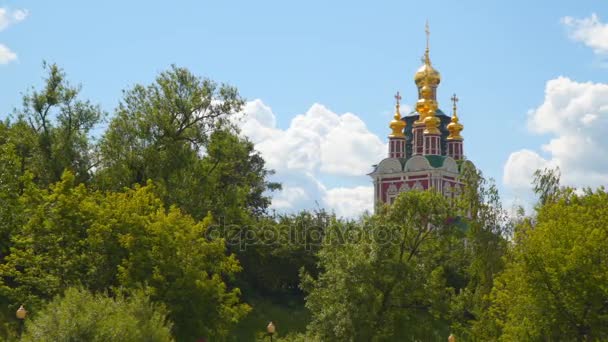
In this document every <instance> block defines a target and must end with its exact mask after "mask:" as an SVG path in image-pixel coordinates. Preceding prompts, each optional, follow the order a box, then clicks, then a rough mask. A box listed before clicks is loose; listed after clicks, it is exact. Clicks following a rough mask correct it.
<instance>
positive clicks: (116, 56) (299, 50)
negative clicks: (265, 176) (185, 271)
mask: <svg viewBox="0 0 608 342" xmlns="http://www.w3.org/2000/svg"><path fill="white" fill-rule="evenodd" d="M427 20H428V22H429V24H430V31H431V35H430V48H431V59H432V61H433V65H434V67H435V68H436V69H438V70H439V71H440V72H441V75H442V81H441V84H440V86H439V89H438V101H439V105H440V108H442V109H443V110H444V111H445V112H446V113H451V109H450V108H451V103H450V101H449V99H450V97H451V95H452V94H453V93H456V94H457V95H458V97H459V98H460V101H459V116H460V121H461V123H462V124H464V131H463V132H462V135H463V136H464V138H465V142H464V143H465V154H466V156H467V158H468V159H470V160H472V161H473V162H474V163H475V164H476V165H477V167H478V168H480V169H481V170H482V171H483V173H484V175H485V176H486V177H489V178H493V179H495V181H496V184H497V186H498V187H499V189H500V192H501V195H502V197H503V200H504V203H505V205H507V206H509V205H513V204H524V205H529V204H530V203H531V201H533V199H532V197H531V193H530V180H531V174H532V173H533V172H534V170H535V169H537V168H543V167H555V166H558V167H560V170H561V172H562V178H563V181H564V182H565V183H566V184H568V185H572V186H577V187H582V186H593V187H595V186H599V185H605V184H607V183H608V139H606V138H605V135H606V133H608V79H607V75H608V74H607V72H608V2H606V1H590V0H579V1H566V0H561V1H548V0H541V1H534V2H532V1H520V0H511V1H468V0H463V1H458V2H455V1H424V2H423V1H403V0H402V1H326V0H324V1H316V0H309V1H299V2H295V1H284V0H283V1H261V0H260V1H172V2H166V1H165V2H160V1H114V0H105V1H61V0H56V1H41V0H38V1H27V0H25V1H6V0H5V1H2V0H0V118H5V117H6V116H8V115H9V114H10V113H12V111H13V109H14V108H16V107H19V106H20V105H21V97H22V94H23V93H24V92H26V91H27V90H28V89H30V88H31V87H32V86H34V87H40V86H41V84H42V79H43V77H44V71H43V69H42V62H43V61H47V62H52V63H57V64H58V65H59V66H61V67H62V68H63V69H64V70H65V72H66V73H67V75H68V78H69V80H70V81H71V82H72V83H74V84H82V87H83V88H82V96H83V98H87V99H90V100H91V101H93V102H95V103H99V104H100V105H101V106H102V108H103V109H104V110H105V111H107V112H108V113H110V114H112V113H113V111H114V108H115V107H116V105H117V104H118V103H119V101H120V98H121V93H122V90H124V89H129V88H130V87H132V86H133V85H135V84H138V83H139V84H148V83H150V82H152V81H153V80H154V78H155V77H156V75H157V74H158V73H159V72H161V71H163V70H166V69H167V68H168V67H170V65H171V64H176V65H178V66H183V67H187V68H188V69H190V70H191V71H192V72H193V73H195V74H197V75H200V76H203V77H208V78H211V79H213V80H215V81H218V82H224V83H228V84H230V85H233V86H235V87H237V88H238V89H239V92H240V94H241V95H242V96H243V97H244V98H245V99H247V101H248V102H247V104H246V106H245V107H244V109H243V113H240V114H239V115H241V116H242V120H241V121H240V122H241V125H242V131H243V134H244V135H246V136H247V137H249V138H250V139H251V140H252V141H253V142H254V143H255V144H256V148H257V149H258V150H259V151H260V152H261V153H262V155H263V156H264V157H265V159H266V160H267V163H268V166H269V167H270V168H273V169H275V170H276V175H275V176H274V177H275V180H278V181H280V182H282V183H283V191H281V192H280V193H276V194H274V195H273V196H274V197H273V209H276V210H277V211H287V212H289V211H296V210H300V209H311V208H327V209H330V210H333V211H335V212H336V213H337V214H338V215H343V216H350V217H353V216H356V215H358V214H359V213H361V212H363V211H364V210H370V209H371V207H372V203H373V201H372V184H371V179H370V178H369V177H368V176H366V174H367V173H369V172H371V170H372V169H371V165H372V164H376V163H378V162H379V161H380V160H381V159H382V158H384V157H385V156H386V142H387V135H388V133H389V128H388V123H389V121H390V120H391V117H392V114H393V110H394V109H393V108H394V98H393V96H394V94H395V93H396V92H397V91H399V92H400V93H401V95H402V97H403V99H402V106H403V107H407V106H409V107H410V108H411V107H412V106H413V104H414V103H415V101H416V88H415V85H414V82H413V76H414V73H415V71H416V69H417V68H418V67H419V66H420V57H421V56H422V54H423V53H424V48H425V39H426V38H425V33H424V26H425V22H426V21H427ZM402 112H404V111H403V110H402ZM102 129H103V127H101V128H100V130H102Z"/></svg>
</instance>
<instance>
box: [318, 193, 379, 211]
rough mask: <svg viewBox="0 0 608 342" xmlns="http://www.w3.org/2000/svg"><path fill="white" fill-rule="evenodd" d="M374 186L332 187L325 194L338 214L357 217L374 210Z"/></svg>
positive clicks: (329, 204) (326, 200) (326, 201)
mask: <svg viewBox="0 0 608 342" xmlns="http://www.w3.org/2000/svg"><path fill="white" fill-rule="evenodd" d="M373 195H374V187H373V186H357V187H354V188H335V189H330V190H328V191H327V193H326V194H325V199H324V200H325V203H327V205H328V206H329V207H330V208H332V209H333V210H335V212H336V214H337V215H338V216H344V217H356V216H357V215H360V214H361V213H363V212H365V211H368V212H372V210H373V200H372V198H373Z"/></svg>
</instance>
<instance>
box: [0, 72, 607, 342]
mask: <svg viewBox="0 0 608 342" xmlns="http://www.w3.org/2000/svg"><path fill="white" fill-rule="evenodd" d="M45 69H46V70H47V72H48V76H47V77H46V78H45V79H44V84H43V86H42V87H41V88H40V89H34V88H33V89H31V90H29V91H28V92H26V94H25V95H24V100H23V106H22V107H21V108H18V109H16V110H15V113H14V115H13V116H12V117H11V118H10V119H7V120H6V121H4V122H0V339H2V340H11V339H15V338H16V336H17V332H18V328H19V324H18V321H17V320H16V319H15V318H14V317H15V316H14V314H15V310H16V309H17V308H18V307H19V305H21V304H24V305H25V306H26V307H27V308H28V311H29V312H30V314H29V317H28V319H27V323H26V324H25V326H26V331H25V335H24V339H25V340H45V339H47V340H92V341H94V340H100V341H102V340H116V341H120V340H124V341H130V340H148V341H170V340H178V341H182V340H183V341H189V340H196V339H200V338H206V339H208V340H213V341H253V340H255V339H264V338H266V337H267V336H265V335H264V332H263V330H264V327H265V325H266V324H267V322H268V321H270V320H272V321H274V322H275V323H276V325H277V329H278V331H279V333H278V334H277V335H275V338H277V340H280V341H418V340H445V338H446V337H447V336H448V335H449V334H450V333H454V334H455V335H456V336H457V338H458V340H459V341H462V340H464V341H468V340H471V341H477V340H482V341H486V340H487V341H493V340H502V341H545V340H589V341H595V340H606V339H608V330H607V329H606V327H607V326H608V287H607V286H606V284H607V283H608V268H607V265H608V264H607V263H606V260H608V254H607V252H606V248H605V246H606V245H607V243H608V223H606V220H605V217H606V216H608V195H607V194H606V191H605V190H604V189H603V188H600V189H597V190H592V189H586V190H575V189H570V188H564V187H561V186H560V182H559V174H558V172H557V171H552V170H544V171H539V172H537V174H536V176H535V180H534V183H533V189H534V191H535V192H536V193H537V194H538V202H537V203H536V205H535V206H534V211H533V212H532V213H531V214H530V215H528V216H526V215H524V212H523V210H521V209H520V210H517V211H515V212H513V213H512V214H511V215H507V212H506V211H505V210H504V209H503V208H502V205H501V202H500V198H499V197H498V191H497V189H496V187H495V185H494V184H493V182H492V181H487V180H486V179H484V177H483V176H482V175H481V173H480V172H479V171H478V170H476V169H475V168H474V167H472V164H471V163H469V162H467V161H464V162H462V163H461V165H460V167H461V170H462V173H463V177H462V181H463V182H465V184H466V186H465V190H464V192H463V193H462V195H461V196H460V197H458V198H450V199H448V198H445V197H444V196H442V195H441V194H439V193H436V192H433V191H429V192H417V191H411V192H406V193H402V194H400V196H399V197H398V198H397V199H396V201H395V203H393V204H392V205H390V206H383V207H380V208H378V210H377V212H376V213H375V214H374V215H369V216H363V217H360V218H357V219H356V220H347V219H343V218H338V217H336V216H335V215H333V214H332V213H328V212H326V211H325V210H323V209H320V210H317V211H315V212H302V213H295V214H274V213H273V214H269V213H268V208H269V206H270V197H269V196H270V193H271V192H272V191H274V190H278V189H280V185H279V184H277V183H274V182H272V181H271V180H270V176H271V175H272V174H273V171H272V170H269V169H267V168H266V166H265V162H264V159H263V158H262V157H261V155H260V153H259V152H257V151H256V150H255V148H254V145H253V144H252V143H251V142H250V141H248V140H247V138H246V137H243V136H242V135H241V134H240V132H239V131H238V128H237V127H236V126H235V125H234V124H233V122H234V120H233V119H232V116H233V114H235V113H237V112H239V111H240V110H241V106H242V104H243V103H244V100H243V99H242V98H241V97H240V96H239V95H238V92H237V91H236V89H235V88H233V87H230V86H227V85H218V84H217V83H215V82H213V81H210V80H208V79H204V78H200V77H198V76H195V75H193V74H192V73H190V72H189V71H188V70H187V69H184V68H179V67H175V66H173V67H171V68H170V69H168V70H166V71H164V72H162V73H160V74H159V75H158V77H157V78H156V79H155V81H154V82H153V83H151V84H149V85H134V86H133V87H131V88H130V89H128V90H126V91H125V92H124V95H123V98H122V99H121V100H120V102H119V104H118V106H117V109H116V111H115V113H114V115H113V116H112V118H111V120H110V121H109V125H108V128H107V129H106V130H105V131H100V130H99V126H98V125H99V124H100V123H101V122H102V121H103V120H104V118H105V113H104V112H103V110H101V108H100V107H99V106H97V105H95V104H92V103H91V102H90V101H88V100H85V99H82V98H81V95H80V87H79V86H76V87H75V86H71V85H70V84H69V82H67V80H66V75H65V73H64V72H63V71H62V70H61V69H60V68H58V67H57V66H56V65H46V64H45ZM92 132H96V135H98V136H99V137H100V139H95V138H93V135H92ZM41 336H45V337H41Z"/></svg>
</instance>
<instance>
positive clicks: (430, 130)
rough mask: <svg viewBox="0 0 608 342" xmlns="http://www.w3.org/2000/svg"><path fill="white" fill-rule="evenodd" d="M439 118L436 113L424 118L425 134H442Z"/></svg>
mask: <svg viewBox="0 0 608 342" xmlns="http://www.w3.org/2000/svg"><path fill="white" fill-rule="evenodd" d="M439 121H440V120H439V119H438V118H437V117H436V116H435V115H431V116H427V117H426V118H425V119H424V125H425V126H426V128H425V130H424V134H441V132H440V131H439V129H438V128H437V127H438V126H439Z"/></svg>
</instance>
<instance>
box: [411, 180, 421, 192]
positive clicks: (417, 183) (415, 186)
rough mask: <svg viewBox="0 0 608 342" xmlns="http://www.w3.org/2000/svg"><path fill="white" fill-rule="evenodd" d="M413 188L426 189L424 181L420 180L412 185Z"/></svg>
mask: <svg viewBox="0 0 608 342" xmlns="http://www.w3.org/2000/svg"><path fill="white" fill-rule="evenodd" d="M412 189H414V190H418V191H422V190H424V187H423V186H422V183H420V181H416V183H414V185H413V186H412Z"/></svg>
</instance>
